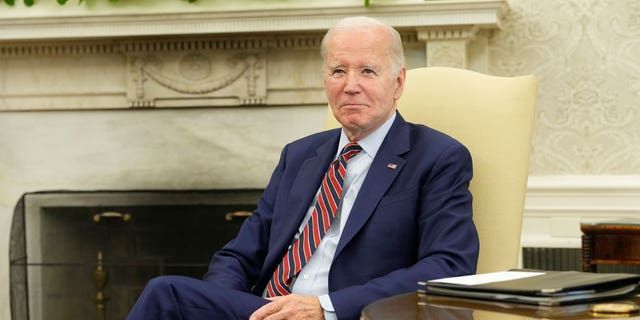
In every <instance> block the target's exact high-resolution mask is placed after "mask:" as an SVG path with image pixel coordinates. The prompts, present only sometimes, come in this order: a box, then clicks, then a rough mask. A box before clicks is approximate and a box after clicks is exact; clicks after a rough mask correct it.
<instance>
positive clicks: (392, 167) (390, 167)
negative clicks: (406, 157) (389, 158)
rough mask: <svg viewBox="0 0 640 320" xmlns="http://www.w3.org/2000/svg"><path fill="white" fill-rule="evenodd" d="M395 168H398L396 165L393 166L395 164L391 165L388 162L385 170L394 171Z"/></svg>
mask: <svg viewBox="0 0 640 320" xmlns="http://www.w3.org/2000/svg"><path fill="white" fill-rule="evenodd" d="M397 167H398V165H397V164H395V163H391V162H389V163H388V164H387V168H389V169H392V170H395V169H396V168H397Z"/></svg>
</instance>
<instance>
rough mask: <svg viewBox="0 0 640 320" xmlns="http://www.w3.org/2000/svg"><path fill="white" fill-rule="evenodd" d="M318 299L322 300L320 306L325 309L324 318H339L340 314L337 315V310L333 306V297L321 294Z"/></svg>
mask: <svg viewBox="0 0 640 320" xmlns="http://www.w3.org/2000/svg"><path fill="white" fill-rule="evenodd" d="M318 300H320V306H321V307H322V310H323V311H324V319H325V320H338V316H337V315H336V310H335V309H334V308H333V303H332V302H331V298H329V295H328V294H323V295H321V296H318Z"/></svg>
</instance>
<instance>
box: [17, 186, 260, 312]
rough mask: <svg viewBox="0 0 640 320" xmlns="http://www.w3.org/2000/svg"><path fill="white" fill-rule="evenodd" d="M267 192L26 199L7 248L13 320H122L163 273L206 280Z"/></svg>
mask: <svg viewBox="0 0 640 320" xmlns="http://www.w3.org/2000/svg"><path fill="white" fill-rule="evenodd" d="M261 193H262V191H261V190H210V191H126V192H123V191H99V192H68V191H56V192H39V193H29V194H25V195H24V196H23V197H22V198H21V200H20V201H19V203H18V204H17V205H16V209H15V213H14V217H13V224H12V228H11V240H10V261H11V266H10V273H11V275H10V280H11V314H12V318H13V319H14V320H23V319H30V320H36V319H37V320H39V319H46V320H55V319H65V320H66V319H124V318H126V315H127V313H128V311H129V310H130V308H131V306H132V305H133V303H134V302H135V301H136V299H137V297H138V295H139V294H140V293H141V291H142V289H143V287H144V285H145V283H146V282H147V281H148V280H149V279H151V278H153V277H155V276H158V275H162V274H178V275H186V276H192V277H197V278H199V277H201V276H202V275H203V274H204V272H206V269H207V265H208V262H209V259H210V258H211V255H212V253H213V252H214V251H216V250H218V249H219V248H220V247H221V246H222V245H224V244H225V243H226V242H227V241H229V240H230V239H231V238H233V237H234V236H235V234H236V233H237V232H238V230H239V228H240V225H241V223H242V221H243V220H244V218H246V216H247V215H249V214H250V212H251V211H252V210H254V209H255V207H256V204H257V202H258V198H259V196H260V195H261Z"/></svg>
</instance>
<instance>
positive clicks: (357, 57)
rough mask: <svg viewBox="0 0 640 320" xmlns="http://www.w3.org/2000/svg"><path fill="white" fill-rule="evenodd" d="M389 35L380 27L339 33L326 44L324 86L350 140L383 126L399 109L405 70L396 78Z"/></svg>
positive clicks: (332, 36) (338, 31)
mask: <svg viewBox="0 0 640 320" xmlns="http://www.w3.org/2000/svg"><path fill="white" fill-rule="evenodd" d="M389 43H390V40H389V35H388V34H387V32H386V31H385V30H384V29H381V28H379V27H372V28H357V29H351V30H336V31H334V32H333V35H331V38H330V39H328V42H327V56H326V61H325V65H324V74H323V79H324V87H325V92H326V94H327V99H328V100H329V104H330V105H331V109H332V111H333V115H334V116H335V117H336V119H337V120H338V122H340V124H342V127H343V128H344V129H345V131H346V133H347V136H348V137H349V139H350V140H351V141H358V140H361V139H362V138H364V137H366V136H367V135H369V134H370V133H372V132H373V131H375V130H376V129H377V128H378V127H380V126H381V125H382V124H383V123H384V122H385V121H386V120H387V119H389V117H390V116H391V114H392V113H393V112H394V111H395V109H396V100H397V99H398V98H400V95H401V94H402V88H403V85H404V78H405V69H404V67H403V68H402V70H401V71H400V72H399V73H398V74H397V75H396V73H397V70H393V68H392V64H391V56H390V53H391V49H390V48H389Z"/></svg>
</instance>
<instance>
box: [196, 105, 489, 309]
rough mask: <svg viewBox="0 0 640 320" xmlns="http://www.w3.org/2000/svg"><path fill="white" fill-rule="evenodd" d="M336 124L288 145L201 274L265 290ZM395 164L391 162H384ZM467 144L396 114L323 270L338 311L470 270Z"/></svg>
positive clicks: (320, 170)
mask: <svg viewBox="0 0 640 320" xmlns="http://www.w3.org/2000/svg"><path fill="white" fill-rule="evenodd" d="M339 137H340V130H339V129H335V130H329V131H325V132H321V133H317V134H314V135H311V136H308V137H305V138H302V139H300V140H297V141H295V142H292V143H290V144H288V145H287V146H286V147H285V148H284V150H283V152H282V155H281V157H280V161H279V163H278V166H277V167H276V169H275V171H274V172H273V175H272V177H271V180H270V182H269V184H268V186H267V187H266V189H265V191H264V194H263V196H262V198H261V199H260V201H259V203H258V207H257V209H256V210H255V212H254V214H253V216H251V217H250V218H248V219H247V220H246V221H245V223H244V224H243V226H242V228H241V230H240V232H239V234H238V236H237V237H236V238H235V239H234V240H232V241H231V242H230V243H228V244H227V245H226V246H225V247H224V248H223V249H222V250H220V251H219V252H217V253H216V254H215V255H214V256H213V258H212V260H211V264H210V267H209V272H208V273H207V274H206V275H205V277H204V279H205V280H206V281H211V282H214V283H215V284H216V285H218V286H222V287H224V288H229V289H235V290H243V291H247V292H253V293H254V294H256V295H261V294H262V292H263V290H264V288H265V286H266V284H267V282H268V281H269V279H270V277H271V275H272V274H273V271H274V269H275V268H276V266H277V265H278V263H279V262H280V261H281V259H282V257H283V255H284V254H285V252H286V250H287V247H288V246H289V244H290V243H291V241H292V239H293V237H294V235H295V233H296V231H297V230H298V228H299V226H300V224H301V223H302V219H303V218H304V217H305V214H306V212H307V209H308V208H309V206H310V205H311V202H312V201H313V200H314V199H313V198H314V196H315V194H316V191H317V190H318V187H319V185H320V182H321V180H322V177H323V175H324V173H325V172H326V170H327V168H328V167H329V164H330V163H331V161H332V159H333V157H334V156H335V153H336V150H337V148H338V141H339ZM389 164H392V165H389ZM471 177H472V165H471V156H470V154H469V152H468V150H467V149H466V148H465V147H464V146H463V145H462V144H460V143H459V142H457V141H456V140H454V139H452V138H451V137H449V136H447V135H445V134H443V133H440V132H438V131H436V130H433V129H431V128H428V127H426V126H422V125H416V124H411V123H408V122H406V121H405V120H404V119H403V118H402V117H401V116H400V115H399V114H398V116H397V117H396V119H395V121H394V123H393V125H392V126H391V129H390V130H389V133H388V134H387V136H386V137H385V139H384V141H383V143H382V145H381V147H380V149H379V151H378V154H377V155H376V157H375V159H374V160H373V163H372V164H371V168H370V169H369V172H368V173H367V176H366V178H365V180H364V183H363V185H362V188H361V189H360V192H359V193H358V196H357V199H356V201H355V203H354V205H353V208H352V210H351V213H350V215H349V218H348V221H347V222H346V224H345V227H344V230H343V232H342V235H341V238H340V241H339V243H338V247H337V248H336V253H335V256H334V259H333V263H332V265H331V270H330V272H329V290H330V293H329V294H330V297H331V301H332V302H333V305H334V307H335V310H336V313H337V315H338V318H339V319H357V318H358V317H359V314H360V311H361V310H362V308H363V307H364V306H366V305H367V304H369V303H371V302H373V301H375V300H378V299H381V298H385V297H388V296H392V295H395V294H400V293H405V292H410V291H415V290H417V289H418V286H417V282H418V281H425V280H429V279H434V278H441V277H448V276H455V275H463V274H471V273H474V272H475V268H476V263H477V257H478V246H479V245H478V237H477V232H476V229H475V226H474V224H473V222H472V219H471V218H472V209H471V203H472V198H471V194H470V192H469V189H468V186H469V181H470V180H471Z"/></svg>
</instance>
